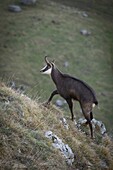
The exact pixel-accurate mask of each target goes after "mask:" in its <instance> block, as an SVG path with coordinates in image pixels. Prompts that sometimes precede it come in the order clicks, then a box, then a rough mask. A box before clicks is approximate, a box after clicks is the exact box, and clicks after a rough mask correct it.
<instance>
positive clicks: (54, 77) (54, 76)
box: [51, 67, 62, 85]
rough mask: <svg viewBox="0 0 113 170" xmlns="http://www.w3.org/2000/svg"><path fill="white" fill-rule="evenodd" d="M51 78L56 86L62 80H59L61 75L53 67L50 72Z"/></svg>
mask: <svg viewBox="0 0 113 170" xmlns="http://www.w3.org/2000/svg"><path fill="white" fill-rule="evenodd" d="M51 77H52V80H53V81H54V83H55V84H56V85H57V84H58V83H59V81H61V80H62V78H61V77H62V73H61V71H60V70H58V69H57V68H56V67H53V68H52V72H51Z"/></svg>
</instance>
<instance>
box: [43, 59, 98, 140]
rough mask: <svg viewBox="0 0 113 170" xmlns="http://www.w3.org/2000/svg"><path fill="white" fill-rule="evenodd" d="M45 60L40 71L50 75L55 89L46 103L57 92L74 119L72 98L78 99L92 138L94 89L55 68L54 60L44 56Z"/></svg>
mask: <svg viewBox="0 0 113 170" xmlns="http://www.w3.org/2000/svg"><path fill="white" fill-rule="evenodd" d="M45 62H46V66H45V67H44V68H42V69H41V70H40V72H42V73H43V74H49V75H51V78H52V80H53V82H54V83H55V85H56V90H54V91H53V92H52V93H51V95H50V97H49V99H48V101H47V104H49V103H50V101H51V100H52V98H53V96H55V95H57V94H59V95H60V96H61V97H63V98H64V99H65V100H66V102H67V104H68V106H69V109H70V112H71V115H72V120H74V114H73V102H72V100H76V101H78V102H79V103H80V106H81V109H82V112H83V115H84V117H85V119H86V120H87V124H89V127H90V132H91V138H93V128H92V123H91V120H92V119H93V113H92V109H93V107H94V106H95V105H97V104H98V101H97V99H96V96H95V92H94V90H93V89H92V88H91V87H90V86H89V85H88V84H86V83H85V82H83V81H82V80H79V79H77V78H74V77H72V76H70V75H68V74H63V73H62V72H61V71H59V70H58V69H57V67H56V65H55V64H54V62H49V61H48V59H47V56H45Z"/></svg>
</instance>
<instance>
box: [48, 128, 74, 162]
mask: <svg viewBox="0 0 113 170" xmlns="http://www.w3.org/2000/svg"><path fill="white" fill-rule="evenodd" d="M45 137H46V138H48V139H50V140H52V146H53V147H54V148H56V149H59V150H60V152H61V153H62V154H63V155H64V157H65V158H66V162H67V164H68V165H72V163H73V162H74V153H73V151H72V149H71V148H70V147H69V146H68V144H64V143H63V142H62V140H61V139H60V138H59V137H58V136H57V135H55V134H53V132H52V131H47V132H45Z"/></svg>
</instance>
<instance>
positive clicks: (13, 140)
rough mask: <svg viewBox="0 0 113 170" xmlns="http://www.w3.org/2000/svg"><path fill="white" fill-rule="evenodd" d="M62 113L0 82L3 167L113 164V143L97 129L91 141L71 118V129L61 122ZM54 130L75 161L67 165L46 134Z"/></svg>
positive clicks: (58, 169)
mask: <svg viewBox="0 0 113 170" xmlns="http://www.w3.org/2000/svg"><path fill="white" fill-rule="evenodd" d="M61 117H63V112H62V111H61V110H59V109H57V108H56V107H55V106H53V105H51V106H50V107H49V108H45V107H43V105H42V104H41V103H39V102H38V100H37V101H36V100H31V99H30V98H29V97H28V96H26V95H23V94H19V93H17V92H16V91H14V90H13V89H11V88H9V87H6V86H5V85H4V84H3V83H0V126H1V128H0V138H1V139H0V169H37V170H46V169H49V170H66V169H67V170H68V169H69V170H73V169H79V170H82V169H83V170H87V169H92V170H93V169H96V170H100V169H111V168H112V167H113V151H112V149H113V142H112V140H111V139H110V137H109V136H108V135H106V136H105V137H101V136H100V135H99V134H98V132H95V139H94V140H91V139H90V137H89V136H86V135H85V134H83V133H82V132H79V131H78V130H77V129H76V127H75V125H74V123H73V122H72V121H71V120H69V119H68V120H67V122H68V124H69V130H66V129H65V128H64V127H63V125H62V124H61V122H60V118H61ZM47 130H51V131H53V132H54V133H55V134H56V135H58V136H59V137H60V138H61V139H62V140H63V142H64V143H67V144H68V145H69V146H70V147H71V148H72V150H73V152H74V155H75V161H74V163H73V165H72V166H70V167H69V166H68V165H67V164H66V162H65V158H64V157H63V156H62V155H61V153H60V151H58V150H56V149H54V148H53V147H52V145H51V144H52V143H51V141H49V140H48V139H46V138H45V137H44V133H45V132H46V131H47Z"/></svg>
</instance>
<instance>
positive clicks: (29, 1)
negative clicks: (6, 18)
mask: <svg viewBox="0 0 113 170" xmlns="http://www.w3.org/2000/svg"><path fill="white" fill-rule="evenodd" d="M36 1H37V0H20V2H21V3H22V4H24V5H34V4H36Z"/></svg>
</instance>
